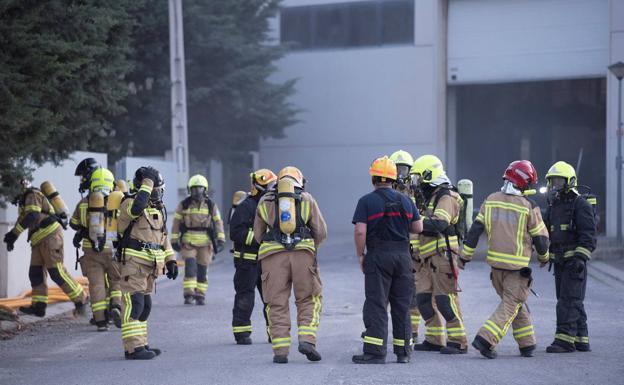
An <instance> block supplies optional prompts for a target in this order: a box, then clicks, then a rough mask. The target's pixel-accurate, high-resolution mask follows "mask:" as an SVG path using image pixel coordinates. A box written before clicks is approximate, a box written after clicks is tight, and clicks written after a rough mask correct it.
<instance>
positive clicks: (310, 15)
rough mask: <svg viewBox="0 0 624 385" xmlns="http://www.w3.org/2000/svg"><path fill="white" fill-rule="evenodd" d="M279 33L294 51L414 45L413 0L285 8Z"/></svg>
mask: <svg viewBox="0 0 624 385" xmlns="http://www.w3.org/2000/svg"><path fill="white" fill-rule="evenodd" d="M280 32H281V33H280V35H281V42H282V43H283V44H286V45H288V46H289V47H290V48H291V49H293V50H310V49H323V48H347V47H366V46H376V45H384V44H412V43H413V42H414V0H385V1H381V0H375V1H370V0H369V1H358V2H351V3H337V4H324V5H312V6H302V7H285V8H282V9H281V12H280Z"/></svg>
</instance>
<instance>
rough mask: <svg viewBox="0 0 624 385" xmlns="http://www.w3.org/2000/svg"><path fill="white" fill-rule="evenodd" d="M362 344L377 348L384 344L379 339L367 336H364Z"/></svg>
mask: <svg viewBox="0 0 624 385" xmlns="http://www.w3.org/2000/svg"><path fill="white" fill-rule="evenodd" d="M364 343H365V344H371V345H377V346H383V344H384V342H383V340H382V339H381V338H375V337H369V336H364Z"/></svg>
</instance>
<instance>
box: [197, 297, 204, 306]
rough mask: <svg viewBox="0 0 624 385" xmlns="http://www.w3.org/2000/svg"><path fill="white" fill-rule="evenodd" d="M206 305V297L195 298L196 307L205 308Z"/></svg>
mask: <svg viewBox="0 0 624 385" xmlns="http://www.w3.org/2000/svg"><path fill="white" fill-rule="evenodd" d="M205 304H206V300H205V299H204V297H199V296H195V305H199V306H204V305H205Z"/></svg>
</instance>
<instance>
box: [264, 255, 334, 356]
mask: <svg viewBox="0 0 624 385" xmlns="http://www.w3.org/2000/svg"><path fill="white" fill-rule="evenodd" d="M260 263H261V266H262V275H261V279H262V294H263V295H264V300H265V301H266V314H267V317H268V318H269V336H270V337H271V342H272V344H273V353H274V354H275V355H288V352H289V350H290V342H291V341H290V309H289V305H288V300H289V298H290V292H291V290H293V289H294V292H295V305H296V306H297V326H298V335H299V342H309V343H311V344H313V345H316V332H317V330H318V326H319V322H320V318H321V307H322V295H321V292H322V288H323V285H322V283H321V278H320V275H319V269H318V265H317V262H316V257H315V256H314V255H312V254H311V253H310V252H308V251H305V250H291V251H283V252H279V253H275V254H271V255H269V256H267V257H266V258H264V259H262V260H261V261H260Z"/></svg>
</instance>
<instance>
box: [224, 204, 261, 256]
mask: <svg viewBox="0 0 624 385" xmlns="http://www.w3.org/2000/svg"><path fill="white" fill-rule="evenodd" d="M259 200H260V197H256V196H248V197H247V198H245V200H244V201H243V202H241V203H240V204H239V205H238V206H237V207H236V210H235V211H234V213H233V215H232V218H231V219H230V239H231V240H232V241H233V242H234V258H239V259H242V260H245V261H254V262H255V261H256V260H257V259H258V249H259V248H260V244H259V243H258V242H257V241H256V239H255V238H254V230H253V225H254V218H255V217H256V208H257V207H258V201H259Z"/></svg>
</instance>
